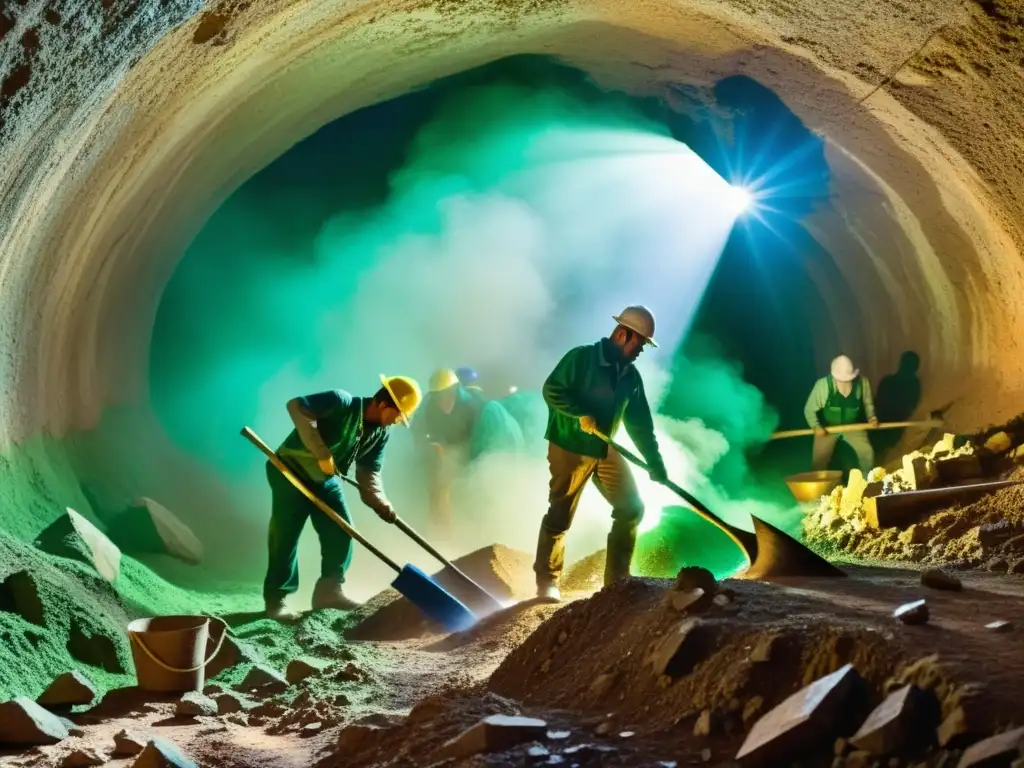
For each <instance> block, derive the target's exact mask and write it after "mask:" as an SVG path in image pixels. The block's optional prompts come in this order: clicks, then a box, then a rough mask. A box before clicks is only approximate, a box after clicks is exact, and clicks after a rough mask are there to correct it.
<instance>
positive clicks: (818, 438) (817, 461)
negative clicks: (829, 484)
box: [811, 427, 875, 477]
mask: <svg viewBox="0 0 1024 768" xmlns="http://www.w3.org/2000/svg"><path fill="white" fill-rule="evenodd" d="M826 429H828V427H826ZM839 440H845V441H846V443H847V444H848V445H849V446H850V447H851V448H853V450H854V452H855V453H856V454H857V463H858V464H860V471H861V472H863V473H864V476H865V477H866V476H867V474H868V472H870V471H871V470H872V469H873V468H874V466H875V450H874V448H872V447H871V441H870V440H869V439H868V433H867V432H847V433H845V434H842V435H815V436H814V448H813V449H812V451H813V453H812V455H811V468H812V469H813V470H815V471H819V470H822V469H828V463H829V462H830V461H831V460H832V454H833V453H835V451H836V442H837V441H839Z"/></svg>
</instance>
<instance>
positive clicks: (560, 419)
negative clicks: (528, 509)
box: [533, 306, 665, 602]
mask: <svg viewBox="0 0 1024 768" xmlns="http://www.w3.org/2000/svg"><path fill="white" fill-rule="evenodd" d="M613 320H614V321H615V328H614V330H613V331H612V333H611V335H610V336H608V337H607V338H604V339H601V340H600V341H599V342H597V343H596V344H589V345H587V346H583V347H576V348H575V349H572V350H569V352H568V353H566V355H565V357H563V358H562V359H561V361H560V362H559V363H558V365H557V366H555V369H554V370H553V371H552V372H551V375H550V376H548V379H547V381H546V382H545V383H544V400H545V401H546V402H547V405H548V427H547V432H546V433H545V435H544V437H545V438H546V439H547V441H548V466H549V468H550V471H551V480H550V484H549V487H548V511H547V514H546V515H544V519H543V520H542V521H541V526H540V535H539V536H538V540H537V558H536V560H535V561H534V566H533V570H534V572H535V573H536V575H537V595H538V597H540V598H542V599H544V600H549V601H552V602H557V601H558V600H560V599H561V593H560V592H559V589H558V580H559V577H560V576H561V573H562V568H563V566H564V563H565V534H566V532H567V531H568V530H569V526H570V525H571V524H572V519H573V516H574V514H575V513H576V507H577V505H578V504H579V500H580V494H582V493H583V488H584V486H585V485H586V484H587V481H588V480H590V479H591V478H593V480H594V483H595V485H596V486H597V488H598V490H599V491H600V492H601V495H602V496H604V498H605V499H606V500H607V501H608V503H609V504H611V506H612V528H611V532H610V533H609V534H608V549H607V557H606V560H605V571H604V582H605V584H611V583H612V582H614V581H617V580H618V579H620V578H624V577H627V576H629V568H630V563H631V561H632V559H633V549H634V548H635V546H636V535H637V527H638V526H639V524H640V520H641V518H642V517H643V514H644V506H643V502H642V500H641V499H640V493H639V491H638V490H637V486H636V481H635V480H634V479H633V475H632V474H631V473H630V469H629V466H628V465H627V464H626V461H625V459H623V458H622V456H620V455H619V454H618V453H616V452H615V451H614V450H613V449H611V448H610V447H609V446H608V445H607V443H605V442H604V441H603V440H601V438H599V437H598V436H597V435H596V434H595V432H600V433H602V434H604V435H606V436H608V437H614V436H615V432H616V430H617V429H618V427H619V424H620V423H624V424H625V426H626V432H627V433H628V434H629V436H630V438H631V439H632V440H633V443H634V444H635V445H636V447H637V450H639V451H640V453H641V454H642V455H643V457H644V459H645V460H646V462H647V464H648V465H649V466H650V468H651V469H650V472H651V477H652V479H654V480H655V481H663V480H664V479H665V464H664V462H663V461H662V458H661V452H660V450H659V449H658V441H657V439H656V438H655V436H654V420H653V418H652V417H651V409H650V406H649V405H648V403H647V395H646V394H645V393H644V383H643V380H642V379H641V378H640V373H639V372H638V371H637V370H636V368H635V367H634V365H633V362H634V361H635V360H636V359H637V357H639V355H640V353H641V352H642V351H643V350H644V349H645V348H646V347H648V346H657V344H656V343H655V341H654V315H653V314H652V313H651V311H650V310H649V309H647V308H646V307H642V306H631V307H626V309H624V310H623V311H622V312H621V313H620V314H618V315H616V316H614V317H613Z"/></svg>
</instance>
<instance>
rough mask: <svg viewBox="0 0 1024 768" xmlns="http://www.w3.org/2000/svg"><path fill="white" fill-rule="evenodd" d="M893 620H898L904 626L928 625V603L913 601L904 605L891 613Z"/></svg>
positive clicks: (925, 601)
mask: <svg viewBox="0 0 1024 768" xmlns="http://www.w3.org/2000/svg"><path fill="white" fill-rule="evenodd" d="M892 615H893V618H896V619H899V620H900V621H902V622H903V623H904V624H912V625H920V624H927V623H928V601H927V600H915V601H914V602H912V603H904V604H903V605H901V606H900V607H899V608H897V609H896V610H895V611H893V612H892Z"/></svg>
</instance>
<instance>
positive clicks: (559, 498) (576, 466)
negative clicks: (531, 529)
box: [533, 443, 644, 586]
mask: <svg viewBox="0 0 1024 768" xmlns="http://www.w3.org/2000/svg"><path fill="white" fill-rule="evenodd" d="M548 467H549V469H550V471H551V481H550V484H549V487H548V512H547V514H546V515H544V519H543V520H542V521H541V526H540V536H539V538H538V542H537V559H536V560H535V562H534V566H533V570H534V572H535V573H536V574H537V584H538V585H541V586H543V585H547V584H557V583H558V579H559V577H560V576H561V574H562V569H563V568H564V567H565V534H566V532H567V531H568V530H569V527H570V526H571V525H572V520H573V517H574V516H575V514H576V507H577V506H578V505H579V502H580V495H581V494H582V493H583V488H584V486H586V484H587V481H588V480H590V479H591V478H593V480H594V484H595V485H596V486H597V488H598V490H599V491H600V492H601V495H602V496H604V498H605V500H606V501H607V502H608V503H609V504H611V506H612V529H611V532H610V533H609V534H608V557H607V561H606V565H605V583H606V584H610V583H612V582H613V581H616V580H618V579H619V578H623V577H625V576H628V575H629V566H630V562H631V561H632V558H633V549H634V547H635V545H636V532H637V527H638V526H639V525H640V521H641V520H642V519H643V516H644V505H643V501H642V500H641V499H640V493H639V491H638V490H637V487H636V481H635V480H634V479H633V475H632V473H631V472H630V470H629V466H628V465H627V464H626V460H625V459H623V458H622V457H621V456H620V455H619V454H618V453H616V452H615V451H614V450H613V449H611V448H609V449H608V455H607V457H605V458H604V459H595V458H593V457H591V456H580V455H579V454H576V453H571V452H569V451H566V450H564V449H562V448H559V447H558V446H557V445H555V444H554V443H548Z"/></svg>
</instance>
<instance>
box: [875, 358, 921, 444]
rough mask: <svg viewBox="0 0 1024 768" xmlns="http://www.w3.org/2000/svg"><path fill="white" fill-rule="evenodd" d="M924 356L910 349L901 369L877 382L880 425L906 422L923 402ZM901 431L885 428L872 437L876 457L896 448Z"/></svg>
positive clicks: (900, 366)
mask: <svg viewBox="0 0 1024 768" xmlns="http://www.w3.org/2000/svg"><path fill="white" fill-rule="evenodd" d="M920 367H921V356H920V355H918V354H917V352H913V351H911V350H908V351H906V352H904V353H903V354H902V355H901V356H900V363H899V367H898V368H897V369H896V372H895V373H892V374H889V375H888V376H886V377H885V378H883V379H882V380H881V381H880V382H878V390H877V391H876V392H875V413H876V414H877V416H878V420H879V421H881V422H883V423H884V422H887V421H907V420H908V419H909V418H910V417H911V416H913V414H914V410H915V409H916V408H917V404H918V403H920V402H921V379H920V378H918V375H917V372H918V369H919V368H920ZM904 431H905V430H902V429H886V430H879V431H878V432H873V433H871V434H870V435H869V437H870V438H871V443H872V445H874V448H875V454H876V455H878V456H883V455H884V454H885V453H886V452H887V451H889V450H891V449H893V448H895V447H896V444H897V443H898V442H899V441H900V438H902V437H903V432H904Z"/></svg>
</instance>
